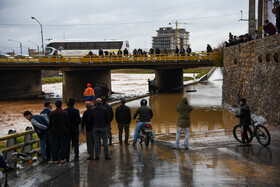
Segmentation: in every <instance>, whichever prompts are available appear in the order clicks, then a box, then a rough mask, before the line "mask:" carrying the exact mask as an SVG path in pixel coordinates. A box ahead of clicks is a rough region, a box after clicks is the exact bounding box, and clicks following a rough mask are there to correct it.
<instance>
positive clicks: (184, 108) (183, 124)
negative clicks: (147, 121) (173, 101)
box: [173, 97, 193, 149]
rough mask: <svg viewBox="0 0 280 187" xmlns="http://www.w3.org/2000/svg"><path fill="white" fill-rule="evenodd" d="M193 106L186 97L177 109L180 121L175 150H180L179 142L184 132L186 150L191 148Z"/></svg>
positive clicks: (178, 121)
mask: <svg viewBox="0 0 280 187" xmlns="http://www.w3.org/2000/svg"><path fill="white" fill-rule="evenodd" d="M192 109H193V108H192V106H190V105H189V101H188V99H187V98H186V97H183V98H182V99H181V101H180V103H179V105H178V106H177V107H176V112H178V114H179V116H178V120H177V133H176V142H175V144H174V147H173V149H179V142H180V136H181V133H182V130H183V129H184V131H185V141H184V145H185V149H188V148H189V127H190V126H191V118H190V113H191V111H192Z"/></svg>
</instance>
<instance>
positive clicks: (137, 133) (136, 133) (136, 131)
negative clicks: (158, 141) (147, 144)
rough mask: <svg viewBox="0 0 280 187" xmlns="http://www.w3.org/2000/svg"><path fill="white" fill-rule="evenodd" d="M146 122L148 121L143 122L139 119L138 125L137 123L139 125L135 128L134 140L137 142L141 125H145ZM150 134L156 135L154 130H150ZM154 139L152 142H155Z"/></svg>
mask: <svg viewBox="0 0 280 187" xmlns="http://www.w3.org/2000/svg"><path fill="white" fill-rule="evenodd" d="M145 123H146V122H141V121H139V123H138V125H137V127H136V129H135V132H134V140H133V142H137V137H138V135H139V133H140V129H141V126H142V125H144V124H145ZM150 135H151V136H154V133H153V131H152V132H150ZM153 141H154V139H152V142H153Z"/></svg>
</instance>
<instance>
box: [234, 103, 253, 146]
mask: <svg viewBox="0 0 280 187" xmlns="http://www.w3.org/2000/svg"><path fill="white" fill-rule="evenodd" d="M235 117H237V118H240V124H241V125H242V126H243V134H242V145H249V137H248V134H247V129H248V128H250V127H249V125H251V111H250V109H249V106H248V105H247V103H246V99H245V98H242V99H240V114H238V115H235ZM245 140H246V141H245Z"/></svg>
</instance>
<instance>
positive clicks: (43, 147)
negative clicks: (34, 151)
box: [40, 132, 48, 161]
mask: <svg viewBox="0 0 280 187" xmlns="http://www.w3.org/2000/svg"><path fill="white" fill-rule="evenodd" d="M47 141H48V133H47V132H45V133H44V134H42V136H41V137H40V147H41V156H42V160H43V161H45V160H46V159H47V158H46V143H47Z"/></svg>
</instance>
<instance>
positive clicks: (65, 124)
mask: <svg viewBox="0 0 280 187" xmlns="http://www.w3.org/2000/svg"><path fill="white" fill-rule="evenodd" d="M55 106H56V107H57V108H56V110H54V111H52V112H51V114H50V120H49V129H50V133H51V142H52V144H51V147H52V158H53V161H54V163H55V164H58V163H59V161H58V155H59V153H60V162H61V163H65V162H67V154H68V147H69V137H70V133H71V130H70V123H69V116H68V113H67V112H66V111H65V110H63V109H62V108H61V107H62V102H61V101H60V100H57V101H56V102H55Z"/></svg>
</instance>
